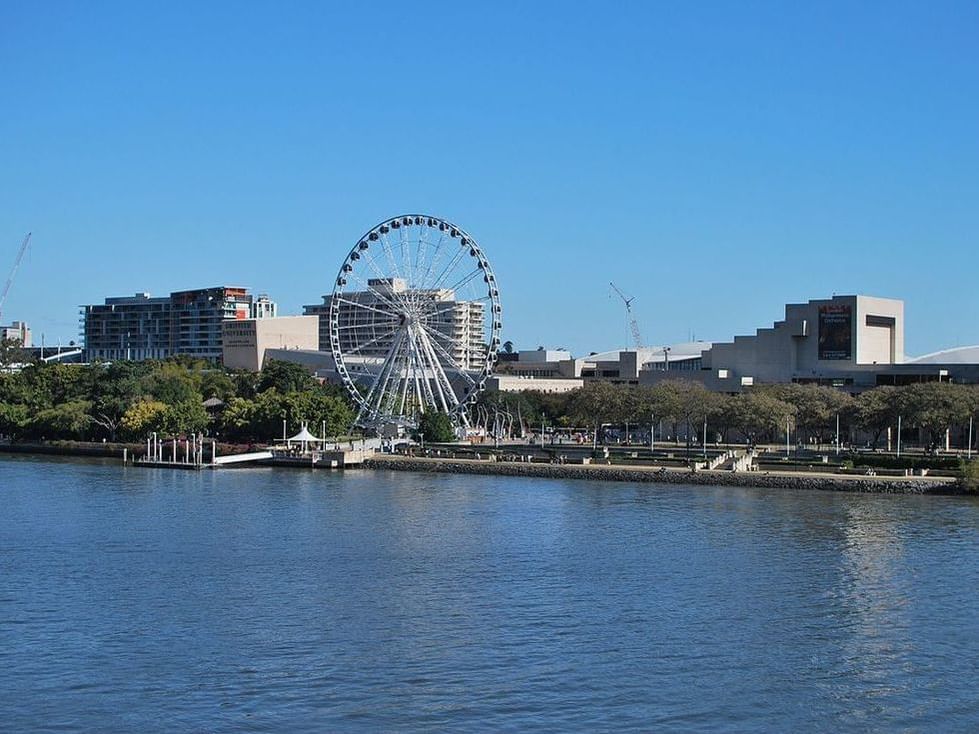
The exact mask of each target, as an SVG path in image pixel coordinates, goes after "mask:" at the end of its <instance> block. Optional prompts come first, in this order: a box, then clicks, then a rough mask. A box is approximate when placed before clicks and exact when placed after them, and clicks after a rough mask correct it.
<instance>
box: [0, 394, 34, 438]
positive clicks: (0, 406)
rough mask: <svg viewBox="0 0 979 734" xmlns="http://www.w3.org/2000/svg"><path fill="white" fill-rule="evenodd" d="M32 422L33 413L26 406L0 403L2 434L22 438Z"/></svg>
mask: <svg viewBox="0 0 979 734" xmlns="http://www.w3.org/2000/svg"><path fill="white" fill-rule="evenodd" d="M30 420H31V411H30V410H29V409H28V408H27V406H26V405H18V404H14V403H6V402H0V434H2V435H5V436H21V435H23V433H24V429H25V428H26V427H27V425H28V424H29V423H30Z"/></svg>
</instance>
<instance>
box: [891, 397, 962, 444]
mask: <svg viewBox="0 0 979 734" xmlns="http://www.w3.org/2000/svg"><path fill="white" fill-rule="evenodd" d="M974 400H975V397H974V392H973V391H972V390H970V389H969V388H968V387H966V386H964V385H954V384H950V383H948V382H921V383H917V384H915V385H908V386H907V387H903V388H901V389H900V393H899V397H898V399H897V403H898V409H899V410H900V413H901V415H902V416H904V417H906V418H907V420H908V422H909V423H911V424H912V425H914V426H917V427H918V428H921V429H922V430H924V431H926V432H927V433H928V435H929V439H930V440H929V445H930V446H931V447H932V448H935V447H937V446H939V445H941V443H942V442H943V440H944V437H945V432H946V431H948V430H949V429H950V428H951V427H952V426H954V425H961V424H963V423H968V421H969V416H970V415H973V414H974V412H975V402H974Z"/></svg>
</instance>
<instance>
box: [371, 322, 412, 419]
mask: <svg viewBox="0 0 979 734" xmlns="http://www.w3.org/2000/svg"><path fill="white" fill-rule="evenodd" d="M406 332H407V330H406ZM406 332H405V333H402V334H401V335H400V339H399V342H398V346H397V348H396V349H395V350H394V353H393V354H392V355H391V358H390V359H389V360H388V362H387V364H385V367H387V375H386V376H385V378H384V382H382V383H381V390H380V392H379V393H378V394H377V408H378V411H379V412H382V413H389V412H390V411H391V406H390V402H391V390H390V389H389V387H388V386H389V385H390V384H391V378H392V377H393V376H394V374H395V371H396V370H397V368H398V362H399V361H400V360H399V357H400V355H401V352H402V350H403V349H404V347H405V341H406V338H405V337H406Z"/></svg>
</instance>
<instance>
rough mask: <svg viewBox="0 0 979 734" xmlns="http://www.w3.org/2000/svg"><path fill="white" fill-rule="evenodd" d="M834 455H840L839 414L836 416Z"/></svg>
mask: <svg viewBox="0 0 979 734" xmlns="http://www.w3.org/2000/svg"><path fill="white" fill-rule="evenodd" d="M836 455H837V456H839V455H840V414H839V413H837V414H836Z"/></svg>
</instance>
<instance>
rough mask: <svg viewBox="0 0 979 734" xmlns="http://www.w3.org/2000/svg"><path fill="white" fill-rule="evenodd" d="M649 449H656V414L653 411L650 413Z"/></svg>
mask: <svg viewBox="0 0 979 734" xmlns="http://www.w3.org/2000/svg"><path fill="white" fill-rule="evenodd" d="M649 450H650V452H652V451H655V450H656V416H655V415H654V414H653V413H650V414H649Z"/></svg>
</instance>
